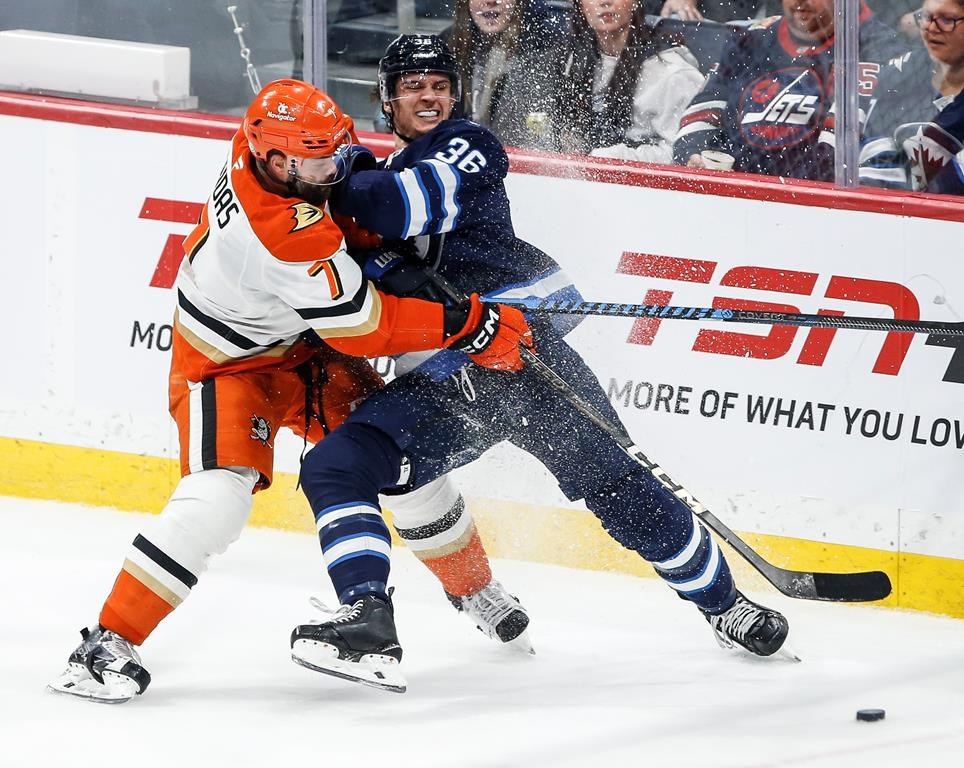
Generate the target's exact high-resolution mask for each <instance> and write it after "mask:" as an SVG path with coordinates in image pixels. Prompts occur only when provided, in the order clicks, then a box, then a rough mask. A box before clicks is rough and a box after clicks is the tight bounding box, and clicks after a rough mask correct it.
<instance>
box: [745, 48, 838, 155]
mask: <svg viewBox="0 0 964 768" xmlns="http://www.w3.org/2000/svg"><path fill="white" fill-rule="evenodd" d="M824 103H825V99H824V89H823V83H822V82H821V81H820V78H819V77H818V76H817V74H816V73H815V72H814V71H813V70H812V69H809V68H802V67H790V68H788V69H781V70H779V71H778V72H773V73H770V74H767V75H765V76H764V77H760V78H757V79H756V80H754V81H753V82H752V83H750V85H748V86H747V87H746V89H745V90H744V91H743V95H742V96H741V98H740V115H741V118H740V133H741V134H742V135H743V138H744V140H745V141H746V142H747V144H749V145H750V146H753V147H756V148H758V149H767V150H780V149H786V148H788V147H792V146H795V145H797V144H800V143H802V142H804V141H806V140H807V139H809V138H811V137H812V136H813V135H814V134H815V133H816V132H817V131H818V130H819V129H820V124H821V122H822V118H823V113H824V108H825V107H824Z"/></svg>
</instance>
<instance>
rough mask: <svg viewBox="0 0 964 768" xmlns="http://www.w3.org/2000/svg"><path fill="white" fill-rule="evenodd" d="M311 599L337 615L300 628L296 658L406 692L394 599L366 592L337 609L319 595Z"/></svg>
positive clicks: (295, 638)
mask: <svg viewBox="0 0 964 768" xmlns="http://www.w3.org/2000/svg"><path fill="white" fill-rule="evenodd" d="M311 602H312V605H314V606H315V607H316V608H318V609H319V610H321V611H323V612H325V613H329V614H331V617H330V618H329V619H327V620H326V621H322V622H317V623H312V624H301V625H300V626H297V627H295V628H294V631H293V632H292V633H291V659H292V661H294V662H295V663H296V664H300V665H301V666H303V667H307V668H308V669H313V670H314V671H316V672H323V673H324V674H326V675H333V676H334V677H340V678H342V679H343V680H350V681H352V682H355V683H362V684H364V685H370V686H373V687H375V688H381V689H383V690H386V691H393V692H395V693H405V688H406V684H405V678H404V677H402V674H401V672H400V671H399V669H398V665H399V662H401V660H402V648H401V646H400V645H399V644H398V633H397V632H396V631H395V617H394V611H393V608H392V605H391V602H390V601H389V602H385V601H384V600H381V599H380V598H377V597H374V596H373V595H366V596H365V597H362V598H360V599H358V600H356V601H355V602H354V603H352V604H351V605H343V606H341V607H340V608H338V609H337V610H336V611H331V610H330V609H329V608H327V607H326V606H325V605H324V604H323V603H322V602H320V601H319V600H317V599H316V598H312V599H311Z"/></svg>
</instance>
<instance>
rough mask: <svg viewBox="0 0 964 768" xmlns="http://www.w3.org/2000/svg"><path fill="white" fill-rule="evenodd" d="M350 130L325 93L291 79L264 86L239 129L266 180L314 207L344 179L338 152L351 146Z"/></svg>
mask: <svg viewBox="0 0 964 768" xmlns="http://www.w3.org/2000/svg"><path fill="white" fill-rule="evenodd" d="M353 127H354V126H353V125H352V121H351V118H349V117H347V116H346V115H345V114H344V113H343V112H342V111H341V109H340V108H339V107H338V105H337V104H335V102H334V101H332V100H331V98H330V97H329V96H328V95H326V94H325V93H322V92H321V91H320V90H318V89H317V88H316V87H314V86H313V85H310V84H308V83H304V82H302V81H300V80H290V79H289V80H275V81H274V82H272V83H268V85H267V86H265V87H264V88H262V89H261V92H260V93H259V94H258V95H257V97H256V98H255V100H254V101H253V102H251V105H250V106H249V107H248V111H247V113H246V114H245V116H244V122H243V123H242V126H241V128H242V130H243V131H244V135H245V137H246V138H247V140H248V149H250V150H251V154H252V155H254V157H255V160H256V161H257V164H258V168H259V169H260V170H261V171H262V173H264V174H265V175H266V176H267V179H268V180H269V182H271V183H273V184H275V185H280V186H284V187H286V188H287V190H288V192H289V193H290V196H292V197H300V198H302V199H304V200H307V201H308V202H309V203H313V204H316V205H321V204H323V203H324V202H325V201H326V200H327V198H328V194H329V192H330V191H331V189H332V187H333V186H334V185H335V184H337V183H338V182H339V181H341V180H342V179H344V177H345V165H344V163H343V162H339V160H340V158H338V157H337V156H336V152H337V151H338V149H339V148H341V147H347V146H349V145H350V144H351V143H352V142H353V140H354V135H353ZM278 191H280V190H278Z"/></svg>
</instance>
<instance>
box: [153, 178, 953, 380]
mask: <svg viewBox="0 0 964 768" xmlns="http://www.w3.org/2000/svg"><path fill="white" fill-rule="evenodd" d="M202 207H203V206H202V204H201V203H191V202H184V201H179V200H162V199H158V198H151V197H149V198H146V199H145V200H144V204H143V206H142V207H141V212H140V215H139V218H142V219H151V220H155V221H168V222H171V223H177V224H190V225H194V224H195V223H196V222H197V220H198V217H199V216H200V214H201V208H202ZM184 236H185V235H184V234H170V235H168V237H167V240H166V242H165V244H164V246H163V248H162V250H161V254H160V257H159V258H158V260H157V264H156V266H155V268H154V273H153V274H152V275H151V280H150V285H151V286H152V287H154V288H171V287H172V286H173V285H174V279H175V277H176V276H177V270H178V267H179V266H180V264H181V259H182V258H183V256H184V251H183V249H182V247H181V243H182V242H183V240H184ZM718 266H719V265H718V263H717V262H715V261H707V260H698V259H683V258H677V257H673V256H656V255H653V254H647V253H634V252H631V251H626V252H624V253H623V255H622V257H621V258H620V261H619V266H618V267H617V268H616V272H617V273H619V274H624V275H634V276H637V277H649V278H660V279H663V280H670V281H677V282H682V283H701V284H703V285H709V284H710V283H711V282H713V280H714V278H715V277H716V272H717V267H718ZM818 279H819V275H818V273H816V272H803V271H796V270H787V269H773V268H771V267H753V266H741V267H733V268H731V269H729V270H727V271H726V272H725V273H723V274H722V276H721V277H719V279H718V281H717V284H718V285H719V286H721V287H732V288H751V289H754V290H759V291H766V292H770V293H777V294H783V295H784V296H786V295H787V294H789V295H796V296H811V295H813V291H814V289H815V288H816V285H817V282H818ZM823 296H824V298H828V299H838V300H844V301H853V302H858V303H862V304H870V305H874V306H881V305H882V306H887V307H890V308H891V309H892V310H893V313H894V316H895V317H903V318H906V319H908V320H919V319H920V305H919V303H918V301H917V297H916V296H915V295H914V293H913V292H912V291H911V290H910V289H909V288H907V287H906V286H904V285H900V284H899V283H891V282H887V281H881V280H870V279H867V278H859V277H846V276H842V275H833V276H831V278H830V281H829V283H828V284H827V287H826V289H825V290H824V293H823ZM672 298H673V291H668V290H656V289H650V290H647V291H646V294H645V296H644V297H643V303H645V304H671V303H672ZM711 306H713V307H714V308H716V307H729V308H731V309H751V310H758V311H765V312H799V311H800V309H798V308H797V306H796V305H792V304H788V303H786V302H784V303H776V302H767V301H747V300H743V299H731V298H725V297H714V299H713V303H712V305H711ZM817 314H824V315H842V314H844V313H843V312H840V311H839V310H832V309H820V310H818V312H817ZM854 314H867V313H866V312H859V313H858V312H855V313H854ZM661 324H662V320H660V319H659V318H640V319H638V320H636V321H635V322H634V323H633V327H632V330H631V331H630V334H629V337H628V338H627V342H628V343H630V344H644V345H650V344H652V343H653V342H654V340H655V339H656V336H657V334H658V333H659V329H660V325H661ZM761 328H766V326H761ZM799 331H805V332H806V334H807V338H806V340H805V341H804V344H803V348H802V349H801V351H800V353H799V355H798V356H797V359H796V361H795V362H796V363H797V364H798V365H814V366H820V365H823V363H824V361H825V360H826V357H827V353H828V352H829V351H830V345H831V343H832V342H833V340H834V337H835V336H836V334H837V330H836V329H833V328H810V329H803V328H795V327H793V326H772V327H771V330H770V332H769V333H768V334H767V335H766V336H760V335H755V334H751V333H737V332H733V331H716V330H709V329H703V330H700V331H699V332H698V333H697V334H696V340H695V342H694V344H693V347H692V349H693V351H694V352H708V353H711V354H717V355H733V356H738V357H752V358H756V359H760V360H774V359H777V358H781V357H784V356H786V355H787V354H788V353H789V352H790V348H791V346H792V345H793V342H794V339H795V338H796V335H797V333H798V332H799ZM882 335H883V334H882ZM912 340H913V334H909V333H888V334H886V335H884V341H883V343H882V346H881V349H880V353H879V354H878V355H877V359H876V361H875V363H874V367H873V372H874V373H879V374H884V375H890V376H896V375H897V374H898V373H899V372H900V369H901V366H902V365H903V363H904V360H905V358H906V357H907V351H908V350H909V349H910V345H911V342H912ZM926 344H927V345H928V346H935V347H952V348H955V352H954V354H953V356H952V357H951V361H950V363H949V365H948V367H947V371H946V372H945V374H944V376H943V381H947V382H955V383H961V384H964V338H962V337H948V336H936V335H932V336H929V337H928V338H927V341H926Z"/></svg>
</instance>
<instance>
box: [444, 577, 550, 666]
mask: <svg viewBox="0 0 964 768" xmlns="http://www.w3.org/2000/svg"><path fill="white" fill-rule="evenodd" d="M445 596H446V597H447V598H448V599H449V602H450V603H452V605H453V606H455V609H456V610H458V611H459V612H461V613H464V614H465V615H466V616H468V617H469V619H470V620H471V621H472V622H474V623H475V626H476V627H478V629H479V631H480V632H482V634H484V635H485V636H486V637H491V638H492V639H493V640H498V641H499V642H502V643H505V644H506V645H508V646H510V647H512V648H515V649H518V650H520V651H524V652H525V653H535V651H534V650H533V648H532V643H531V642H530V641H529V633H528V632H527V631H526V628H527V627H528V626H529V614H528V613H526V609H525V608H523V607H522V605H521V604H520V603H519V601H518V600H517V599H516V598H515V597H513V596H512V595H510V594H509V593H508V592H506V590H505V587H503V586H502V585H501V584H500V583H499V582H498V581H496V580H495V579H492V581H490V582H489V583H488V584H486V585H485V586H484V587H482V589H480V590H479V591H478V592H473V593H472V594H471V595H466V596H465V597H458V596H456V595H450V594H449V593H448V592H446V593H445Z"/></svg>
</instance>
